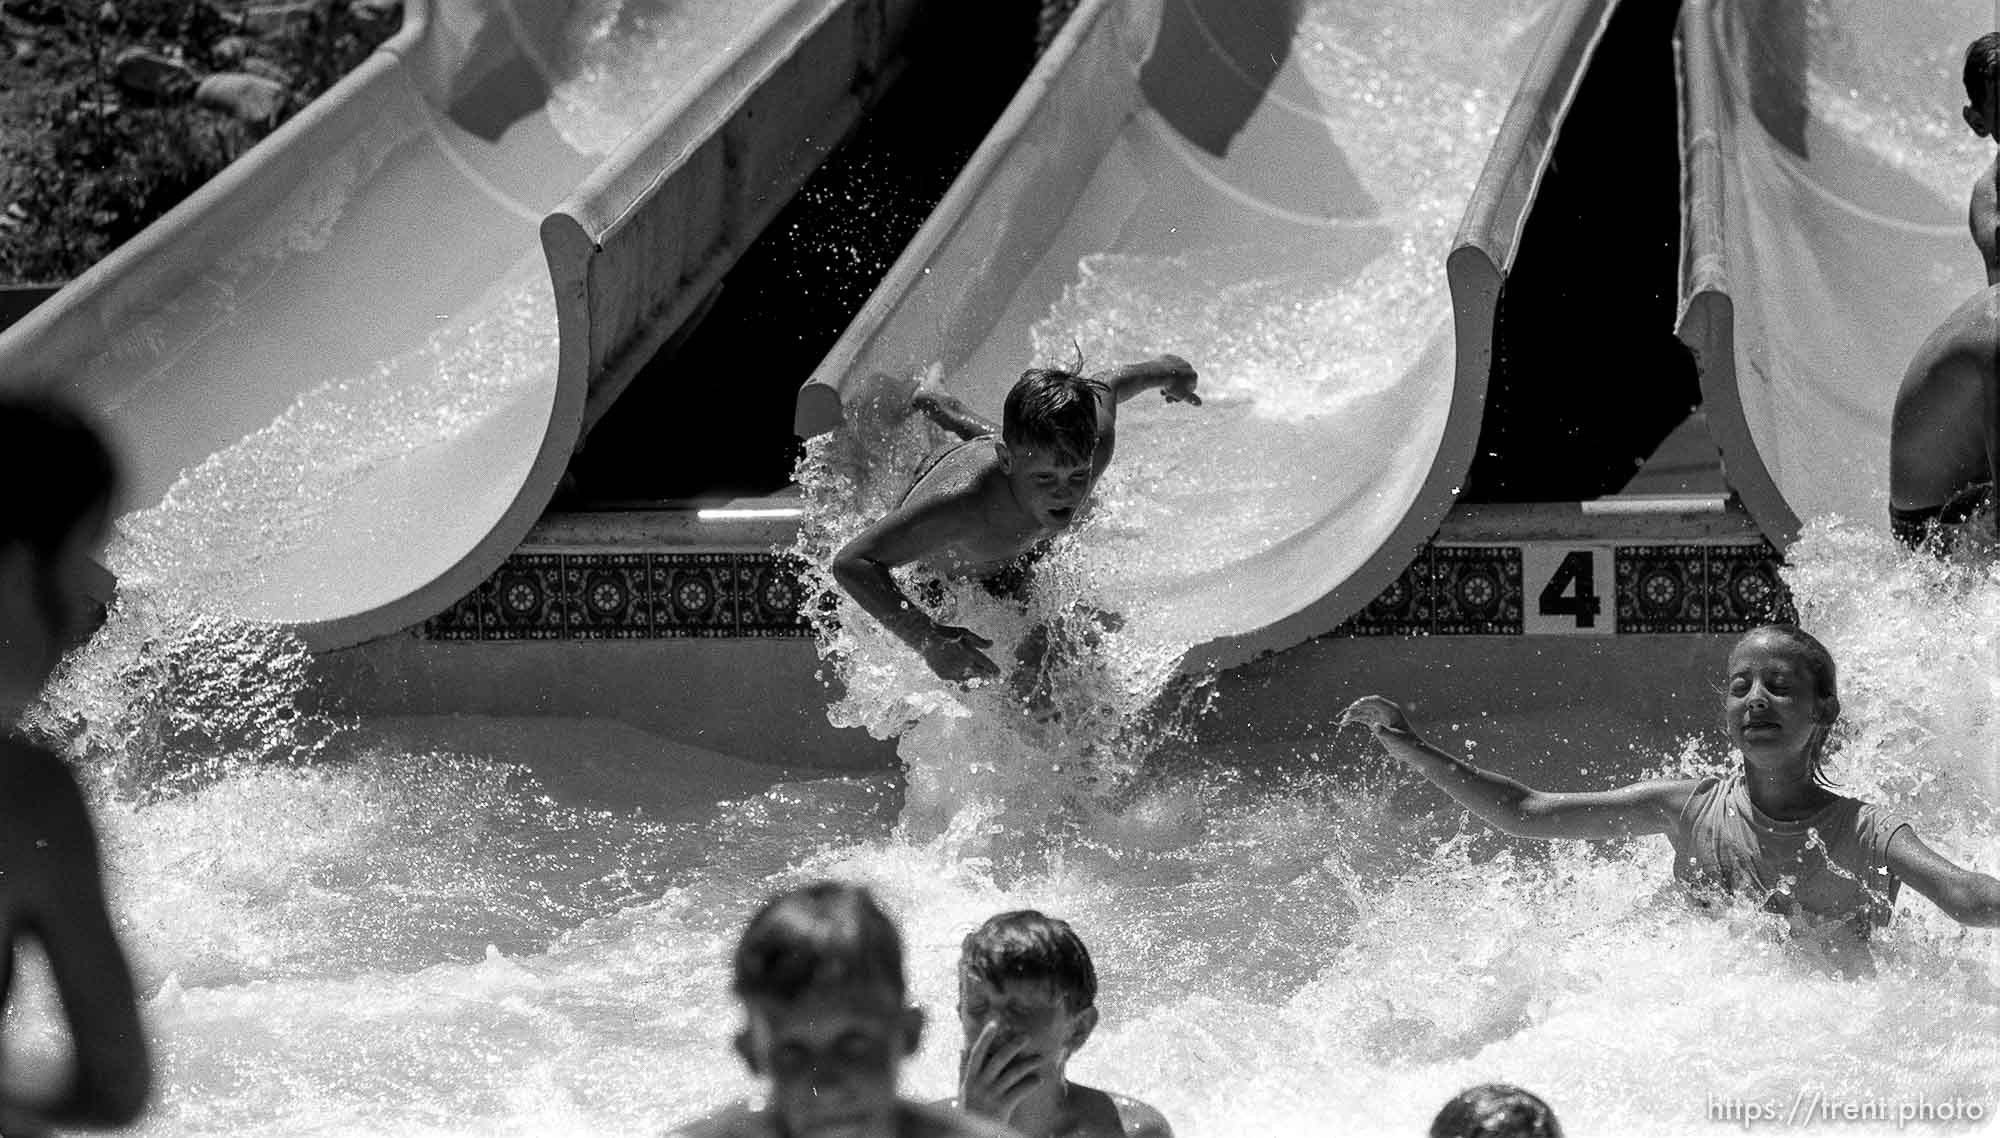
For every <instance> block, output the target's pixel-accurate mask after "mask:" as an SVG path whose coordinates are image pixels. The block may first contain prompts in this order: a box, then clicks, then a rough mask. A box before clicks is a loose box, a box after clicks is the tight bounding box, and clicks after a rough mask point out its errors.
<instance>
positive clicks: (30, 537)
mask: <svg viewBox="0 0 2000 1138" xmlns="http://www.w3.org/2000/svg"><path fill="white" fill-rule="evenodd" d="M119 481H120V478H119V469H118V460H117V459H116V458H115V457H114V456H113V455H112V453H111V448H110V447H109V446H108V445H106V443H105V441H104V436H103V434H102V433H100V431H99V429H98V427H97V426H96V424H95V423H94V422H92V421H91V419H90V418H89V417H88V416H86V415H85V414H84V413H83V412H82V411H81V410H79V409H78V408H76V407H75V406H74V405H72V404H70V403H68V402H66V401H64V400H62V399H60V398H57V397H55V396H51V395H48V394H44V393H41V392H38V391H22V390H14V391H8V392H4V393H0V486H5V487H7V492H6V493H5V495H4V496H0V545H9V544H13V543H16V542H20V543H24V544H26V545H27V546H28V547H29V549H30V550H32V551H33V552H34V553H35V554H36V555H37V556H39V557H45V558H46V557H53V556H54V555H55V554H56V552H57V551H58V550H59V549H61V548H62V545H63V543H64V542H65V541H67V540H68V539H69V538H70V537H71V536H72V535H73V534H75V533H76V531H77V527H79V526H81V525H84V524H86V523H88V522H94V521H96V520H97V519H98V518H100V517H101V516H102V515H103V514H104V513H105V512H106V511H107V510H108V509H109V508H110V507H111V504H112V502H113V501H114V500H115V499H116V497H117V495H118V488H119Z"/></svg>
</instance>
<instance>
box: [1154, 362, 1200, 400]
mask: <svg viewBox="0 0 2000 1138" xmlns="http://www.w3.org/2000/svg"><path fill="white" fill-rule="evenodd" d="M1160 362H1161V363H1163V364H1165V365H1167V367H1168V369H1169V371H1168V372H1167V379H1166V382H1165V383H1163V384H1161V385H1160V394H1161V395H1162V396H1164V397H1165V398H1166V400H1167V402H1169V403H1186V404H1189V405H1190V406H1194V407H1199V406H1201V396H1199V395H1196V394H1195V393H1194V385H1195V379H1196V376H1195V372H1194V365H1193V364H1190V363H1188V362H1187V361H1186V360H1184V359H1182V358H1180V357H1179V356H1175V355H1164V356H1161V357H1160Z"/></svg>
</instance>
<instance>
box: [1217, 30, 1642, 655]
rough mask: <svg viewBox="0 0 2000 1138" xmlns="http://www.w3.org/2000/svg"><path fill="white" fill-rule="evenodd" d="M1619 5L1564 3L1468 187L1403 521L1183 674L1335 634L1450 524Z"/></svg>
mask: <svg viewBox="0 0 2000 1138" xmlns="http://www.w3.org/2000/svg"><path fill="white" fill-rule="evenodd" d="M1616 5H1617V0H1576V2H1573V3H1570V4H1567V5H1565V6H1564V8H1563V9H1562V11H1561V12H1560V14H1559V15H1558V17H1557V18H1556V19H1555V20H1554V21H1553V22H1552V23H1551V24H1550V27H1549V31H1548V35H1547V36H1546V38H1544V39H1543V40H1542V44H1541V47H1540V48H1539V50H1537V52H1536V53H1535V57H1534V59H1533V61H1532V62H1530V63H1529V65H1528V70H1527V72H1526V73H1525V74H1524V75H1523V77H1522V81H1521V86H1520V87H1519V89H1518V90H1516V92H1515V94H1514V99H1513V101H1512V102H1511V103H1510V104H1509V105H1508V108H1507V116H1506V118H1504V119H1502V120H1501V124H1500V130H1499V132H1498V133H1497V134H1496V136H1495V137H1494V140H1493V148H1492V150H1491V151H1490V152H1489V153H1488V155H1487V159H1486V166H1485V167H1484V169H1482V170H1481V171H1480V174H1479V180H1478V181H1477V182H1476V183H1475V184H1474V185H1473V189H1472V197H1471V199H1470V200H1469V201H1468V202H1467V204H1466V210H1465V217H1464V220H1463V221H1462V222H1461V223H1460V225H1459V229H1458V233H1457V236H1456V237H1455V238H1454V239H1453V241H1452V249H1451V252H1450V253H1449V254H1447V255H1446V258H1445V279H1446V282H1447V284H1448V285H1449V287H1450V289H1451V298H1452V332H1453V338H1454V343H1455V349H1456V350H1455V354H1454V359H1453V379H1452V390H1451V404H1450V408H1449V410H1448V411H1447V412H1446V416H1445V425H1444V434H1443V437H1442V438H1441V439H1439V441H1438V449H1437V456H1436V457H1435V458H1434V459H1433V460H1432V461H1431V467H1430V471H1429V473H1428V474H1426V475H1425V477H1424V481H1423V484H1422V486H1421V487H1420V488H1419V489H1418V491H1417V493H1416V495H1415V496H1414V498H1412V500H1411V501H1410V503H1409V505H1408V507H1407V508H1406V510H1405V512H1404V514H1403V517H1402V520H1401V521H1399V522H1398V523H1397V524H1396V526H1395V528H1394V529H1392V530H1391V531H1390V532H1389V535H1388V537H1386V538H1385V539H1384V540H1383V541H1382V543H1381V546H1380V547H1379V548H1378V549H1377V550H1376V551H1375V552H1374V554H1372V555H1371V556H1370V557H1369V558H1368V559H1367V561H1365V562H1364V563H1363V564H1362V566H1361V567H1360V568H1359V569H1357V570H1355V571H1354V572H1353V573H1352V574H1350V575H1348V576H1347V577H1346V578H1345V579H1343V580H1342V581H1341V582H1340V583H1339V584H1337V585H1335V586H1334V587H1333V588H1331V589H1329V590H1328V591H1327V592H1326V593H1325V594H1323V595H1322V596H1321V597H1320V598H1319V599H1318V600H1316V601H1314V602H1312V603H1311V604H1309V605H1307V606H1306V607H1304V608H1302V609H1300V610H1298V611H1297V612H1295V613H1293V614H1291V615H1290V616H1287V617H1285V618H1283V619H1281V620H1279V621H1276V622H1274V623H1272V624H1268V625H1266V626H1264V627H1263V628H1260V629H1258V630H1256V631H1255V632H1250V633H1245V634H1243V635H1240V636H1232V637H1228V638H1226V639H1221V640H1214V641H1210V642H1209V643H1207V644H1204V645H1201V646H1200V647H1198V648H1196V649H1195V650H1194V651H1192V652H1190V653H1189V654H1188V659H1187V663H1186V666H1187V667H1189V668H1202V667H1216V668H1228V667H1232V666H1234V665H1236V664H1240V663H1243V662H1245V661H1247V660H1251V659H1254V658H1255V657H1257V656H1260V655H1263V654H1265V653H1267V652H1273V651H1281V650H1283V649H1285V648H1289V647H1291V646H1293V645H1295V644H1299V643H1303V642H1304V641H1306V640H1309V639H1311V638H1312V637H1314V636H1318V635H1320V634H1321V633H1324V632H1328V631H1331V630H1332V629H1334V628H1336V627H1338V626H1339V625H1340V623H1341V622H1342V621H1344V620H1346V619H1347V618H1348V617H1350V616H1352V615H1354V614H1355V613H1356V612H1359V611H1360V610H1361V609H1362V608H1363V607H1364V606H1365V605H1367V604H1368V603H1369V602H1370V601H1372V600H1374V599H1375V598H1376V597H1377V596H1380V595H1381V594H1382V592H1383V590H1385V589H1387V588H1389V587H1390V586H1391V585H1392V584H1394V583H1395V581H1396V579H1397V578H1398V577H1400V576H1401V575H1402V573H1403V571H1404V570H1405V569H1406V568H1407V567H1408V566H1409V564H1410V560H1411V558H1413V557H1415V556H1416V554H1417V552H1418V551H1419V550H1420V549H1421V548H1422V547H1423V545H1424V543H1425V542H1427V541H1429V540H1430V539H1431V537H1432V536H1433V535H1435V534H1436V533H1437V530H1438V527H1439V526H1440V525H1442V524H1443V523H1444V520H1445V516H1446V515H1447V514H1449V513H1450V512H1451V508H1452V506H1453V505H1454V504H1455V503H1456V502H1457V500H1458V494H1459V490H1460V488H1461V487H1463V485H1464V483H1465V476H1466V474H1467V473H1468V472H1469V471H1470V470H1471V469H1472V460H1473V457H1474V455H1475V453H1476V452H1477V450H1478V446H1479V428H1480V424H1481V423H1482V422H1483V420H1484V418H1485V413H1486V391H1487V379H1488V377H1489V375H1490V374H1491V373H1492V368H1493V330H1494V324H1495V320H1496V317H1497V315H1498V313H1499V309H1500V291H1501V289H1502V288H1503V287H1504V286H1505V284H1506V279H1507V273H1508V271H1509V270H1510V269H1512V267H1513V264H1514V256H1515V253H1516V252H1517V245H1518V243H1519V241H1520V237H1521V231H1522V230H1523V229H1524V228H1525V227H1526V226H1527V222H1528V211H1529V210H1530V209H1531V208H1532V207H1533V206H1534V202H1535V193H1536V191H1537V190H1538V189H1539V188H1540V186H1541V181H1542V175H1543V174H1544V173H1545V172H1546V171H1547V170H1548V164H1549V155H1550V154H1551V153H1552V152H1553V151H1554V149H1555V143H1556V135H1557V132H1558V130H1559V129H1560V128H1561V126H1562V122H1563V119H1564V118H1565V117H1566V116H1567V115H1568V113H1569V108H1570V104H1571V103H1572V102H1573V101H1574V100H1575V98H1576V92H1577V89H1578V87H1579V86H1580V85H1581V83H1582V80H1583V74H1584V71H1585V69H1586V68H1588V67H1589V65H1590V57H1591V56H1592V54H1594V53H1595V51H1596V49H1597V45H1598V44H1599V43H1600V42H1602V40H1603V38H1604V31H1605V29H1606V28H1607V27H1608V26H1609V25H1610V22H1611V16H1612V14H1613V12H1614V11H1615V10H1616Z"/></svg>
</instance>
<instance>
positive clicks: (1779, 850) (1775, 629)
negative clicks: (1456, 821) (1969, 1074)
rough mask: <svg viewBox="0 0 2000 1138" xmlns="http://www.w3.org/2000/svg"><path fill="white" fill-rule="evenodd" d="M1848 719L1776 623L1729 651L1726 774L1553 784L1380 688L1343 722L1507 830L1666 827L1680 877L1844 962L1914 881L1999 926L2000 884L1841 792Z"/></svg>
mask: <svg viewBox="0 0 2000 1138" xmlns="http://www.w3.org/2000/svg"><path fill="white" fill-rule="evenodd" d="M1839 715H1840V697H1839V694H1838V692H1837V689H1836V687H1835V682H1834V665H1833V656H1832V654H1830V653H1829V652H1828V651H1827V650H1826V647H1825V646H1824V645H1822V644H1821V643H1820V642H1819V641H1818V640H1816V639H1814V638H1813V637H1812V636H1811V635H1810V634H1808V633H1806V632H1804V631H1802V630H1800V629H1798V628H1796V627H1793V626H1791V625H1783V624H1773V625H1766V626H1764V627H1762V628H1758V629H1754V630H1752V631H1751V632H1750V633H1748V634H1747V635H1745V636H1744V637H1743V639H1741V640H1739V641H1737V643H1736V647H1735V649H1734V650H1733V651H1731V652H1730V654H1729V686H1728V689H1727V692H1726V693H1725V695H1724V698H1723V717H1724V720H1725V722H1726V725H1727V727H1728V730H1729V737H1730V739H1731V741H1732V742H1734V743H1735V744H1736V746H1737V748H1738V749H1739V750H1741V751H1742V753H1743V765H1742V766H1741V767H1739V768H1737V769H1736V770H1734V771H1732V772H1730V773H1729V774H1728V775H1726V776H1722V777H1716V776H1713V775H1711V776H1709V777H1707V778H1700V779H1692V778H1681V779H1653V780H1649V781H1646V782H1640V783H1634V784H1633V785H1631V786H1626V787H1621V788H1619V789H1617V790H1605V791H1591V792H1585V793H1573V794H1561V793H1552V792H1549V791H1541V790H1536V789H1534V788H1533V787H1529V786H1525V785H1523V784H1521V783H1519V782H1516V781H1514V780H1513V779H1511V778H1508V777H1507V776H1505V775H1501V774H1496V773H1493V772H1490V771H1484V770H1480V769H1479V768H1478V767H1475V766H1473V765H1472V764H1471V763H1469V762H1466V761H1465V760H1464V759H1461V758H1458V757H1456V756H1453V755H1448V754H1446V753H1444V752H1443V751H1440V750H1439V749H1437V748H1436V747H1434V746H1432V745H1431V744H1430V743H1429V742H1427V741H1425V739H1424V738H1423V736H1422V735H1420V734H1418V733H1417V730H1416V728H1415V727H1413V726H1412V725H1411V724H1410V721H1409V719H1408V717H1407V716H1405V715H1404V714H1403V709H1402V708H1401V707H1399V706H1397V705H1396V704H1395V703H1393V702H1391V701H1389V700H1387V699H1384V698H1382V697H1381V696H1378V695H1371V696H1367V697H1365V698H1363V699H1361V700H1358V701H1356V702H1355V703H1354V704H1353V705H1352V706H1350V707H1349V708H1348V709H1347V710H1346V711H1345V712H1343V713H1341V719H1340V722H1341V725H1342V726H1346V725H1347V724H1350V723H1358V724H1361V725H1363V726H1365V727H1367V728H1368V729H1369V730H1370V731H1371V732H1373V733H1374V736H1375V740H1376V742H1378V743H1380V744H1381V745H1382V747H1383V749H1384V750H1386V751H1388V752H1389V753H1390V754H1391V755H1394V756H1395V757H1397V758H1399V759H1401V760H1402V761H1403V762H1405V763H1407V764H1408V765H1410V766H1411V767H1414V768H1416V770H1417V771H1418V772H1420V773H1421V774H1423V775H1424V777H1426V778H1428V779H1430V780H1431V781H1432V782H1434V783H1436V784H1437V785H1438V786H1440V787H1442V788H1443V789H1444V790H1445V792H1446V793H1448V794H1450V795H1451V796H1452V797H1453V798H1455V799H1457V800H1458V801H1459V803H1460V804H1462V805H1463V806H1465V807H1466V809H1468V810H1470V811H1472V813H1474V814H1477V815H1478V816H1479V817H1480V818H1481V819H1483V820H1485V821H1486V823H1487V824H1488V825H1491V826H1493V827H1495V828H1497V829H1499V830H1502V831H1504V832H1506V833H1508V834H1512V835H1515V836H1517V837H1529V838H1582V839H1592V840H1605V839H1619V838H1633V837H1637V836H1638V835H1641V834H1661V833H1663V834H1665V835H1667V839H1668V840H1669V841H1670V842H1672V843H1673V847H1674V877H1675V878H1676V879H1677V880H1678V881H1679V882H1680V883H1681V884H1682V885H1683V886H1685V887H1687V889H1688V891H1689V893H1690V895H1691V896H1693V897H1694V898H1695V899H1696V900H1697V901H1698V902H1699V903H1702V904H1703V905H1704V906H1707V905H1713V904H1715V903H1716V902H1718V901H1723V900H1727V899H1742V898H1747V899H1749V900H1750V901H1751V902H1753V903H1755V904H1758V905H1761V906H1762V907H1763V908H1764V909H1766V910H1768V911H1771V912H1775V913H1779V914H1782V915H1783V916H1784V917H1786V918H1787V919H1788V921H1789V923H1790V925H1791V928H1792V930H1793V932H1794V933H1795V934H1796V935H1797V936H1798V938H1799V939H1800V940H1801V941H1802V942H1804V943H1806V944H1816V945H1818V946H1819V947H1821V948H1822V949H1824V950H1825V951H1826V953H1827V954H1828V956H1829V957H1830V959H1831V961H1832V962H1833V963H1835V964H1837V965H1839V966H1842V967H1843V968H1847V969H1850V970H1852V969H1856V968H1858V969H1864V970H1865V969H1866V967H1867V966H1868V963H1869V961H1868V957H1867V948H1866V942H1867V938H1868V934H1869V931H1870V930H1871V929H1872V928H1873V927H1874V926H1877V925H1884V924H1887V923H1888V921H1889V917H1890V914H1891V912H1892V911H1893V909H1894V904H1895V899H1896V892H1897V888H1898V885H1899V884H1900V883H1901V882H1908V883H1909V885H1910V887H1911V888H1913V889H1915V890H1916V891H1917V892H1919V893H1921V894H1923V895H1924V896H1926V897H1928V898H1930V899H1931V901H1932V902H1934V903H1935V904H1936V905H1937V906H1938V908H1940V909H1943V910H1944V911H1945V912H1946V913H1947V914H1949V915H1950V916H1951V917H1952V918H1953V919H1955V920H1957V921H1959V922H1961V923H1963V924H1967V925H2000V880H1996V879H1995V878H1992V877H1989V876H1987V875H1986V874H1983V873H1978V872H1974V871H1972V870H1969V869H1965V868H1963V867H1961V866H1958V865H1955V864H1953V863H1952V862H1951V861H1949V860H1947V859H1945V858H1944V857H1942V856H1941V855H1939V854H1938V853H1937V852H1936V851H1934V850H1932V849H1931V848H1930V847H1929V846H1927V845H1925V844H1924V842H1923V839H1921V838H1919V837H1917V832H1916V830H1915V829H1914V828H1913V827H1912V826H1911V825H1910V823H1909V822H1908V821H1907V820H1905V819H1903V818H1900V817H1898V816H1897V815H1895V814H1894V813H1892V812H1890V811H1889V810H1887V809H1886V808H1884V807H1881V806H1876V805H1872V804H1870V803H1866V802H1862V801H1859V800H1858V799H1853V798H1848V797H1845V796H1843V795H1840V794H1836V793H1834V791H1833V790H1832V789H1831V787H1830V785H1829V784H1828V782H1827V780H1826V776H1825V775H1824V773H1822V771H1821V770H1820V762H1821V758H1822V755H1823V752H1824V750H1825V748H1826V740H1827V735H1828V733H1829V732H1830V731H1831V730H1832V728H1833V723H1834V720H1835V719H1836V718H1837V717H1838V716H1839Z"/></svg>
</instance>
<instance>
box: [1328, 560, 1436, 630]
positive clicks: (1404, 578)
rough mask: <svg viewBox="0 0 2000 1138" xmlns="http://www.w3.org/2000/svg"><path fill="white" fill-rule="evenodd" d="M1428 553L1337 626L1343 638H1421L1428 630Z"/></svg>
mask: <svg viewBox="0 0 2000 1138" xmlns="http://www.w3.org/2000/svg"><path fill="white" fill-rule="evenodd" d="M1432 608H1433V605H1432V602H1431V551H1430V547H1429V546H1425V547H1424V548H1423V549H1420V550H1418V551H1417V556H1416V560H1414V561H1412V562H1410V563H1409V564H1408V565H1407V566H1404V568H1403V572H1402V573H1401V574H1400V575H1399V576H1397V578H1396V579H1395V580H1394V581H1392V582H1390V584H1389V587H1388V588H1386V589H1383V590H1382V592H1381V593H1380V594H1379V595H1377V596H1376V598H1375V599H1374V600H1372V601H1369V602H1368V604H1367V605H1366V607H1364V608H1363V609H1362V610H1361V611H1360V612H1358V613H1355V614H1354V615H1353V616H1351V617H1349V618H1347V622H1346V623H1345V624H1343V625H1341V626H1340V628H1339V630H1338V634H1339V635H1342V636H1421V635H1423V634H1425V633H1428V632H1430V630H1431V610H1432Z"/></svg>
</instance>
